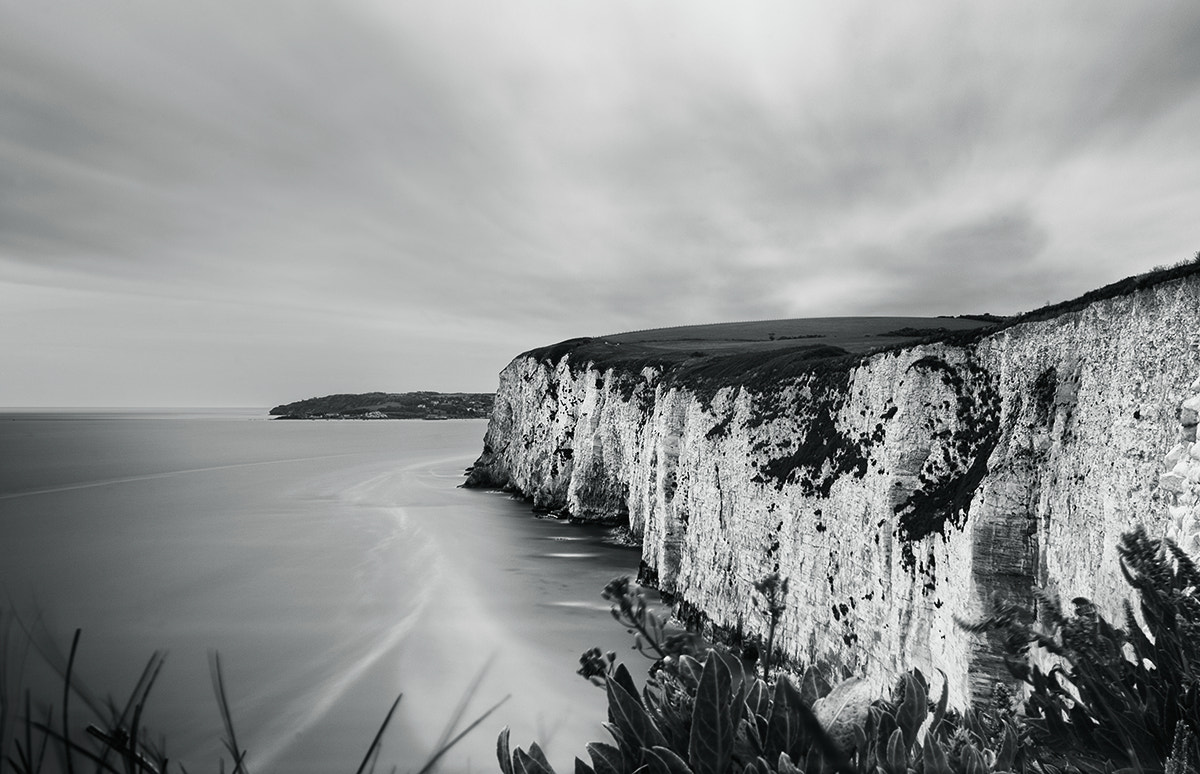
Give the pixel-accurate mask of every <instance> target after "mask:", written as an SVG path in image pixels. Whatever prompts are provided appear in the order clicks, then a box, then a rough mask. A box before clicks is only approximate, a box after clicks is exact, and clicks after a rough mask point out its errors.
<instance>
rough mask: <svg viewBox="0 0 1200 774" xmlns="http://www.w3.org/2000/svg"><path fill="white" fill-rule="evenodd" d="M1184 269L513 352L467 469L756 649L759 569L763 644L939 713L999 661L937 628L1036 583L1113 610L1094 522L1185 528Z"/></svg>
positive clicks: (1190, 323) (1111, 564) (1199, 303)
mask: <svg viewBox="0 0 1200 774" xmlns="http://www.w3.org/2000/svg"><path fill="white" fill-rule="evenodd" d="M1197 272H1200V267H1197V266H1196V265H1195V264H1189V265H1187V266H1183V267H1177V268H1175V269H1172V270H1168V271H1166V272H1159V273H1157V274H1155V275H1152V276H1145V277H1138V278H1131V279H1130V280H1126V281H1124V282H1123V283H1117V284H1115V285H1112V286H1109V287H1107V288H1103V289H1101V290H1099V291H1095V292H1094V293H1090V294H1088V295H1087V296H1084V297H1083V298H1081V299H1077V300H1076V301H1074V302H1069V303H1066V304H1060V305H1057V306H1055V307H1048V308H1047V309H1043V310H1038V311H1037V312H1034V313H1031V314H1029V315H1026V316H1024V317H1022V318H1018V319H1015V320H1009V321H1004V322H1001V323H1000V324H998V325H996V326H994V327H992V328H988V329H982V330H974V331H972V330H967V331H959V332H954V331H944V332H941V333H940V334H939V336H937V337H935V338H934V339H930V340H927V341H924V342H922V343H917V344H910V345H904V346H895V347H892V348H891V349H887V350H884V351H880V352H876V353H874V354H856V353H853V352H849V353H848V352H846V351H845V350H844V349H837V348H834V347H831V346H829V345H826V344H823V343H821V341H820V339H814V340H813V341H804V342H799V343H798V342H785V345H784V346H780V347H778V348H775V349H770V350H767V351H765V352H763V351H760V352H754V353H749V354H745V353H743V354H737V353H732V354H722V353H716V354H712V353H705V352H688V351H687V350H679V349H675V350H671V351H670V352H666V353H664V352H661V351H652V350H647V349H645V348H644V347H643V348H639V347H638V345H636V344H635V343H633V342H629V341H625V342H621V341H620V340H619V337H616V340H614V339H578V340H572V341H569V342H563V343H562V344H559V345H555V346H553V347H547V348H543V349H540V350H533V351H531V352H527V353H525V354H523V355H520V356H518V357H517V358H516V359H514V360H513V361H512V363H510V364H509V365H508V367H507V368H505V369H504V371H503V372H502V373H501V375H500V386H499V390H498V392H497V395H496V401H495V405H494V408H493V411H492V415H491V420H490V423H489V426H488V431H487V435H486V438H485V448H484V451H483V455H482V456H481V457H480V459H479V461H478V462H477V463H476V465H475V467H474V469H473V471H472V474H471V479H470V481H469V483H470V484H474V485H478V486H496V487H503V488H507V489H510V490H513V491H516V492H519V493H521V494H523V495H524V496H527V497H528V498H530V499H531V500H532V501H533V503H534V504H535V506H538V507H541V508H546V509H550V510H554V511H558V512H561V513H563V514H567V515H570V516H571V517H573V518H579V519H587V520H597V521H609V522H621V523H627V524H628V526H629V528H630V530H631V531H632V533H633V534H634V535H635V536H637V537H638V538H640V540H641V541H642V575H643V577H644V578H645V579H647V580H649V581H652V582H654V583H655V584H656V585H657V586H658V587H659V588H661V589H662V590H663V591H664V592H667V593H669V594H671V595H673V596H674V598H675V599H676V601H677V603H678V607H677V612H680V613H681V614H683V615H685V616H690V617H692V618H694V619H699V620H701V621H703V622H706V623H707V624H709V625H712V626H715V627H720V628H721V629H723V630H725V631H726V632H730V633H732V634H733V635H734V636H740V637H746V638H750V639H756V638H765V633H766V628H767V621H766V618H765V615H764V613H763V611H762V610H761V609H760V608H761V606H760V605H759V604H757V600H756V598H755V594H754V590H753V588H754V583H755V581H758V580H759V579H761V578H763V577H764V576H766V575H767V574H769V573H772V572H778V573H779V574H780V575H782V576H785V577H787V578H789V579H790V582H789V586H788V595H787V600H786V602H787V609H786V612H785V613H784V616H783V619H782V621H781V622H780V626H779V629H778V631H777V633H776V637H775V642H776V646H777V647H778V648H779V650H780V651H781V654H782V655H783V656H784V657H785V658H787V659H789V660H792V661H794V662H804V663H824V664H829V665H831V666H834V667H838V668H849V669H852V670H855V671H857V672H859V673H861V674H865V675H866V676H867V677H868V678H871V679H876V680H883V679H886V678H887V677H888V676H890V675H893V674H895V673H896V672H897V671H900V670H902V669H904V668H907V667H910V666H916V667H919V668H921V669H922V670H924V671H925V672H926V673H927V674H933V673H935V670H936V669H941V670H943V671H944V672H945V673H946V675H947V679H948V684H949V687H950V692H951V698H952V701H954V702H955V703H956V704H958V705H962V704H965V703H966V702H968V701H969V700H970V699H971V698H972V697H975V698H984V697H985V696H986V695H987V694H988V693H989V692H990V691H991V687H992V683H993V681H994V680H995V679H997V678H1004V677H1005V676H1006V674H1007V673H1006V672H1005V670H1004V667H1003V662H1002V658H1001V654H1000V649H999V643H996V642H991V641H989V640H987V639H986V638H981V637H979V636H976V635H972V634H969V633H967V632H966V631H964V630H963V629H962V628H961V627H959V626H958V625H957V624H956V621H955V619H956V618H958V619H977V618H981V617H983V616H984V615H986V614H987V613H988V612H990V611H991V609H992V605H994V604H995V603H996V601H998V600H1004V601H1008V602H1015V603H1017V604H1020V605H1022V606H1024V607H1026V608H1028V609H1030V610H1035V609H1036V600H1035V597H1034V594H1033V589H1034V588H1035V587H1038V588H1042V589H1045V590H1046V591H1048V592H1049V593H1051V594H1055V595H1058V596H1059V597H1061V598H1063V599H1067V600H1070V599H1072V598H1074V597H1078V596H1083V597H1088V598H1090V599H1092V600H1093V601H1095V602H1096V603H1097V604H1098V605H1099V606H1100V608H1101V609H1102V610H1103V611H1104V612H1105V613H1106V614H1109V615H1119V614H1120V611H1121V604H1122V601H1123V599H1124V598H1125V595H1126V593H1127V592H1126V587H1125V585H1124V582H1123V580H1122V579H1121V573H1120V569H1119V566H1118V557H1117V553H1116V545H1117V538H1118V536H1119V535H1120V534H1121V533H1122V532H1124V531H1126V530H1128V529H1129V528H1130V527H1131V526H1132V525H1134V524H1137V523H1141V524H1144V525H1145V526H1146V527H1147V529H1148V530H1149V531H1150V533H1151V534H1152V535H1162V534H1176V533H1177V532H1178V531H1179V529H1180V526H1179V525H1180V523H1181V522H1182V521H1184V520H1186V519H1188V518H1193V520H1194V514H1192V510H1194V508H1193V507H1192V506H1194V504H1195V503H1194V502H1190V503H1189V502H1181V500H1180V498H1181V497H1183V498H1186V497H1191V498H1192V500H1195V498H1196V492H1194V491H1193V490H1192V489H1190V488H1189V487H1190V486H1191V484H1192V483H1194V482H1190V480H1189V479H1188V478H1187V470H1189V469H1190V468H1187V467H1186V465H1184V464H1182V463H1181V460H1183V461H1184V462H1186V461H1187V459H1191V458H1190V457H1188V458H1186V459H1185V456H1186V454H1187V453H1188V451H1187V450H1188V449H1190V448H1191V447H1189V446H1179V445H1178V444H1179V443H1180V441H1181V438H1182V439H1183V440H1185V441H1187V443H1189V444H1190V443H1191V442H1194V441H1195V419H1194V417H1195V411H1192V413H1191V414H1187V410H1186V409H1185V410H1184V412H1183V416H1182V419H1183V421H1184V422H1185V426H1184V427H1183V429H1182V430H1181V429H1180V420H1181V413H1180V410H1179V406H1180V404H1181V402H1183V401H1184V400H1185V399H1188V398H1189V396H1190V392H1189V389H1190V388H1189V385H1191V383H1192V380H1193V378H1194V377H1195V376H1196V373H1197V370H1198V366H1200V358H1198V356H1197V354H1196V352H1195V351H1194V350H1193V348H1192V347H1191V346H1190V344H1189V336H1190V335H1191V334H1192V333H1193V332H1194V331H1196V330H1197V328H1198V326H1197V319H1198V316H1200V274H1198V273H1197ZM1198 384H1200V382H1198ZM1192 402H1193V403H1195V404H1196V405H1195V406H1192V408H1193V409H1195V408H1200V399H1198V400H1193V401H1192ZM1189 419H1191V422H1190V425H1189V424H1187V422H1188V420H1189ZM1172 447H1175V448H1174V449H1173V448H1172ZM1181 449H1182V451H1181ZM1168 452H1170V453H1171V454H1173V455H1174V459H1172V460H1169V462H1168V463H1167V464H1166V468H1170V467H1171V466H1172V465H1175V466H1176V468H1179V470H1177V471H1176V472H1175V473H1171V474H1168V478H1166V479H1164V484H1165V486H1164V488H1162V489H1160V488H1159V475H1160V473H1162V472H1163V470H1164V469H1165V468H1164V462H1163V459H1164V455H1167V454H1168ZM1195 467H1200V466H1195ZM1169 476H1174V478H1170V477H1169ZM1196 479H1197V481H1200V474H1197V476H1196ZM1168 506H1170V508H1168ZM1189 509H1190V510H1189Z"/></svg>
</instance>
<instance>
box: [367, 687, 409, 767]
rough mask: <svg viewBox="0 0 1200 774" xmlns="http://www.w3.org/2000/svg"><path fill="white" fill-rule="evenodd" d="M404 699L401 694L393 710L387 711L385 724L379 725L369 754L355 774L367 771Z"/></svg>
mask: <svg viewBox="0 0 1200 774" xmlns="http://www.w3.org/2000/svg"><path fill="white" fill-rule="evenodd" d="M403 698H404V694H400V695H399V696H397V697H396V700H395V701H394V702H392V706H391V709H389V710H388V711H387V715H385V716H384V718H383V723H381V724H380V725H379V730H378V731H376V732H375V738H374V739H372V740H371V746H370V747H368V748H367V754H366V755H364V756H363V759H362V763H360V764H358V770H357V771H356V772H355V774H363V772H364V771H366V770H367V765H368V764H369V763H370V761H371V756H373V755H374V754H375V750H376V748H377V747H379V742H380V740H382V739H383V732H384V730H385V729H387V727H388V723H391V722H392V715H393V714H395V712H396V708H397V707H399V706H400V700H401V699H403Z"/></svg>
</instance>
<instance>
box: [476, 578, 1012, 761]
mask: <svg viewBox="0 0 1200 774" xmlns="http://www.w3.org/2000/svg"><path fill="white" fill-rule="evenodd" d="M781 588H782V589H786V585H785V583H783V582H781V581H780V580H779V579H778V578H777V577H776V578H771V579H768V580H767V581H766V582H764V584H763V589H760V593H763V594H764V597H767V599H768V600H769V601H770V602H771V603H772V606H773V607H774V608H775V609H776V610H777V611H778V612H782V609H781V603H780V602H779V601H778V597H777V596H775V595H771V596H768V594H770V593H771V590H772V589H781ZM772 597H774V598H772ZM605 598H606V599H609V601H610V602H612V603H613V616H614V618H616V619H617V620H618V621H619V622H620V623H621V624H622V625H624V626H626V628H628V629H629V630H630V631H631V632H632V633H633V634H634V635H635V646H636V647H637V648H638V650H639V651H641V652H643V653H645V654H647V655H650V656H651V657H654V656H657V657H658V658H657V660H656V661H655V663H654V665H653V666H652V667H651V669H650V674H649V678H648V679H647V681H646V684H645V686H644V687H643V688H642V689H641V690H639V689H638V687H637V685H636V683H635V682H634V680H633V678H632V676H631V675H630V673H629V671H628V670H627V669H626V668H625V666H624V665H623V664H619V663H617V662H616V658H615V654H612V653H609V654H606V655H602V654H601V653H600V651H599V650H598V649H592V650H590V651H588V652H587V653H585V654H584V656H583V658H581V659H580V661H581V665H582V666H581V668H580V670H579V671H580V674H581V675H583V676H584V677H587V678H588V679H590V680H592V681H593V682H595V683H597V684H599V685H602V686H603V687H604V690H605V692H606V694H607V698H608V723H606V724H605V729H606V730H607V731H608V732H609V734H610V735H611V736H612V740H613V741H612V742H611V743H609V742H592V743H591V744H589V745H587V755H588V758H589V761H588V762H584V761H582V760H580V759H578V758H577V759H576V761H575V772H576V774H633V773H634V772H647V773H648V774H726V773H727V772H732V773H733V774H739V773H742V772H745V773H747V774H750V773H754V774H758V773H761V774H770V773H771V772H776V773H778V774H799V772H806V773H807V774H822V773H825V772H843V773H844V774H880V773H882V774H908V773H909V772H914V773H915V774H948V773H950V772H956V773H957V772H961V773H962V774H988V773H989V772H1001V771H1021V770H1023V769H1024V768H1025V759H1024V756H1023V752H1022V745H1021V743H1020V732H1019V730H1018V728H1017V726H1016V725H1015V723H1014V721H1013V719H1012V717H1011V715H1007V714H1004V713H1002V712H998V711H990V710H989V711H986V712H969V713H962V714H960V713H953V712H948V711H947V706H946V705H947V695H948V694H947V691H946V687H945V683H944V680H943V686H942V690H941V693H940V695H939V697H938V698H936V699H932V697H931V692H930V686H929V684H928V682H927V680H926V679H925V677H924V676H923V675H922V674H921V673H920V672H917V671H912V672H909V673H907V674H905V675H903V676H902V677H901V678H900V680H899V681H898V683H897V685H896V687H895V690H894V691H893V693H892V695H891V696H890V698H886V699H885V698H878V697H877V696H876V691H875V688H874V687H873V686H871V685H870V684H868V683H866V682H865V681H862V680H858V679H849V680H844V681H842V682H840V683H839V684H838V685H836V686H834V687H832V688H831V687H830V686H829V684H828V682H826V681H825V680H824V679H823V678H822V676H821V674H820V672H819V671H818V670H816V669H811V668H810V669H808V670H806V671H805V672H804V673H803V674H802V675H800V676H799V678H798V679H797V681H796V682H793V680H792V678H791V677H788V676H778V677H777V678H775V679H774V680H771V679H770V678H769V673H768V672H767V667H768V665H767V664H764V675H763V676H761V677H760V676H759V675H758V674H757V673H756V672H755V671H754V670H753V668H751V667H748V666H747V665H746V664H745V663H744V662H743V661H741V660H740V659H738V658H736V657H734V656H733V655H732V654H731V653H730V652H729V651H728V649H726V648H725V647H723V646H720V645H714V644H712V643H708V642H704V641H702V640H700V639H699V638H697V637H695V636H693V635H688V636H683V635H682V634H680V633H678V632H675V633H672V632H671V630H670V628H669V626H668V624H667V623H666V622H665V621H664V620H663V619H662V618H661V617H659V616H657V615H656V614H654V613H653V612H651V611H650V610H649V609H648V608H647V606H646V604H645V602H644V600H643V599H642V598H641V593H640V592H639V591H638V590H637V588H636V586H633V585H632V584H631V583H630V582H629V580H628V579H619V580H616V581H613V582H612V583H610V584H609V585H608V586H606V587H605ZM768 652H769V651H768ZM497 756H498V759H499V762H500V768H501V771H502V772H503V774H553V769H552V768H551V766H550V764H549V763H548V762H547V760H546V756H545V754H544V752H543V751H542V750H541V748H540V747H539V746H538V745H537V744H536V743H535V744H532V745H530V748H529V750H528V751H525V750H523V749H521V748H519V747H518V748H516V749H512V748H511V747H510V740H509V733H508V730H507V729H505V730H504V731H503V732H502V733H501V734H500V738H499V741H498V744H497Z"/></svg>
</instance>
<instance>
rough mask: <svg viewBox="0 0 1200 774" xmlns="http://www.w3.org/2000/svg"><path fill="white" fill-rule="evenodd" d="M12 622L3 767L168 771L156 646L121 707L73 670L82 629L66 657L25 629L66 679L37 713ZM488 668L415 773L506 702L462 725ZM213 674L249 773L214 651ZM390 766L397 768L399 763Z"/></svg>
mask: <svg viewBox="0 0 1200 774" xmlns="http://www.w3.org/2000/svg"><path fill="white" fill-rule="evenodd" d="M14 622H17V623H19V621H18V619H16V618H15V617H14V616H11V615H10V616H0V769H4V768H5V767H7V769H8V770H9V771H12V772H16V774H39V773H40V772H42V771H61V772H66V774H75V772H84V771H88V772H97V774H166V772H167V771H168V770H169V766H170V764H171V763H172V761H171V760H170V759H169V757H168V756H167V753H166V744H165V741H163V740H161V739H160V740H159V741H157V742H155V741H153V740H152V738H151V736H150V733H149V732H148V730H147V728H146V727H145V725H144V724H143V721H142V718H143V710H144V709H145V706H146V700H147V698H148V697H149V694H150V690H151V689H152V688H153V687H154V683H155V681H156V680H157V678H158V675H159V673H160V672H161V670H162V667H163V663H164V661H165V656H164V654H163V653H162V652H160V651H155V652H154V653H153V654H152V655H151V657H150V659H149V661H148V662H147V664H146V667H145V668H144V669H143V670H142V674H141V677H140V678H139V679H138V681H137V683H136V684H135V686H134V688H133V690H132V691H131V692H130V694H129V698H128V699H127V700H126V701H124V702H123V703H121V704H118V703H117V702H116V701H114V700H113V699H112V698H109V699H108V700H106V701H103V702H101V701H97V700H96V699H95V697H94V696H93V694H92V693H91V692H90V691H88V690H87V689H86V688H85V687H84V685H83V684H82V683H81V682H80V681H79V679H78V677H77V675H76V674H75V657H76V655H77V653H78V649H79V642H80V638H81V634H82V633H81V631H80V630H78V629H76V630H75V635H74V637H73V638H72V641H71V649H70V652H69V654H68V655H67V656H66V657H63V656H62V654H61V653H60V652H59V651H58V650H56V649H55V648H54V647H53V645H52V644H51V643H50V642H49V641H48V640H39V638H35V637H34V636H33V635H32V634H31V632H30V631H29V630H28V629H25V632H24V633H25V635H26V642H27V643H30V644H32V645H33V646H34V647H35V648H36V649H37V650H38V652H39V654H40V655H41V656H42V658H43V659H44V660H45V661H46V662H47V663H48V665H49V666H50V667H51V668H53V669H54V670H55V671H56V672H57V673H58V674H59V676H60V677H61V678H62V693H61V701H62V703H61V709H59V710H57V711H56V710H55V708H54V707H53V706H52V705H50V704H45V705H44V706H41V707H40V708H39V709H38V710H37V711H35V710H34V706H33V705H34V700H33V696H32V693H31V691H29V690H25V691H23V692H22V691H20V690H19V688H18V687H17V683H16V681H17V679H18V677H19V671H20V669H19V668H18V669H16V670H13V669H11V668H10V667H11V665H12V664H13V663H14V661H18V662H21V663H23V662H24V661H25V659H26V656H27V655H28V647H26V648H25V649H23V652H22V653H21V654H20V655H19V656H18V654H17V653H16V648H15V646H14V641H13V637H12V636H11V635H12V631H13V623H14ZM22 628H24V627H22ZM486 671H487V666H486V665H485V666H484V668H483V669H481V670H480V672H479V673H478V674H477V675H476V677H475V679H474V680H473V681H472V683H471V685H470V686H469V687H468V689H467V691H466V693H465V694H464V696H463V698H462V700H461V701H460V702H459V705H458V708H457V709H456V710H455V712H454V713H453V715H452V717H451V718H450V720H449V722H448V723H447V724H446V727H445V730H444V732H443V733H442V735H441V738H440V739H439V740H438V742H437V744H436V745H435V748H434V751H433V752H432V753H431V754H430V756H429V758H428V759H427V760H426V761H425V763H424V765H422V767H421V768H420V769H418V770H417V774H428V773H429V772H432V771H434V770H435V769H436V767H437V765H438V763H439V762H440V760H441V759H442V757H443V756H444V755H445V753H446V752H447V751H449V750H450V749H451V748H452V747H454V745H455V744H457V743H458V742H459V741H460V740H461V739H462V738H463V737H465V736H466V735H467V734H468V733H470V732H471V731H473V730H474V729H475V728H477V727H478V726H479V725H480V724H481V723H482V722H483V721H484V720H485V719H486V718H488V717H489V716H490V715H491V714H492V713H493V712H494V711H495V710H496V709H498V708H499V707H500V705H502V704H503V703H504V702H505V701H507V700H508V698H509V697H507V696H505V697H504V698H503V699H501V700H500V701H499V702H497V703H496V704H494V705H492V706H491V707H490V708H488V709H487V710H486V711H485V712H483V713H482V714H481V715H480V716H479V717H477V718H476V719H475V720H473V721H471V722H470V723H469V724H467V726H466V727H465V728H463V729H462V730H459V729H458V726H459V724H460V723H461V721H462V718H463V715H464V713H465V709H466V706H467V704H468V703H469V701H470V700H471V698H472V697H473V696H474V694H475V692H476V690H477V689H478V687H479V684H480V683H481V682H482V679H483V676H484V674H485V673H486ZM209 673H210V674H211V676H212V683H213V693H214V695H215V696H216V700H217V711H218V712H219V714H220V716H221V722H222V725H223V727H224V736H223V738H222V739H221V742H222V744H223V745H224V747H225V749H226V751H227V752H228V753H229V755H230V758H231V761H232V770H231V772H232V774H249V771H248V769H247V766H246V756H247V751H246V749H245V748H244V747H242V746H241V745H240V744H239V742H238V739H237V733H236V730H235V726H234V721H233V714H232V712H231V710H230V702H229V698H228V693H227V691H226V688H225V679H224V675H223V672H222V669H221V659H220V656H219V655H218V654H217V653H216V652H215V651H213V652H211V653H210V654H209ZM16 694H19V695H20V696H19V698H18V701H19V702H20V703H21V707H20V708H19V709H18V708H17V707H15V706H14V704H15V702H14V699H13V697H14V695H16ZM73 697H74V698H75V699H76V700H77V702H82V704H83V705H84V709H85V710H86V711H87V713H88V714H89V716H90V717H91V721H90V722H87V724H86V726H84V731H83V733H82V734H80V733H78V732H76V731H75V730H74V729H77V728H78V727H79V726H80V725H81V723H80V721H79V720H78V713H79V710H78V708H77V707H76V706H75V702H72V698H73ZM402 698H403V694H400V695H399V696H397V697H396V700H395V701H394V702H392V705H391V708H390V709H389V710H388V712H387V714H386V716H385V717H384V719H383V722H382V724H381V725H380V726H379V729H378V730H377V731H376V733H375V735H374V737H373V738H372V740H371V743H370V745H368V747H367V750H366V753H365V754H364V755H363V757H362V759H361V762H360V763H359V765H358V768H357V769H356V774H365V772H373V771H374V770H375V768H376V765H377V764H378V758H379V752H380V744H381V742H382V741H383V735H384V732H385V731H386V730H387V728H388V725H389V724H390V723H391V720H392V716H393V715H394V714H395V712H396V709H397V707H399V705H400V700H401V699H402ZM39 704H40V702H39ZM218 764H219V770H220V771H221V772H224V771H225V761H224V759H221V760H219V761H218ZM175 767H176V769H177V770H178V771H180V772H181V773H182V774H186V773H187V769H185V768H184V767H183V766H182V765H181V764H179V763H178V762H175ZM392 771H395V767H393V768H392Z"/></svg>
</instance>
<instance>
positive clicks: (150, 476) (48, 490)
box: [0, 454, 355, 500]
mask: <svg viewBox="0 0 1200 774" xmlns="http://www.w3.org/2000/svg"><path fill="white" fill-rule="evenodd" d="M353 456H355V455H354V454H323V455H320V456H316V457H292V458H289V459H284V460H262V461H259V462H239V463H236V464H233V465H210V466H208V467H204V468H188V469H186V470H168V471H163V472H162V473H147V474H145V475H141V476H121V477H119V478H105V479H100V480H98V481H83V482H80V483H78V484H65V485H63V486H51V487H45V488H42V489H29V490H27V491H24V492H7V493H5V494H0V500H12V499H15V498H18V497H33V496H35V495H44V494H54V493H56V492H71V491H74V490H76V489H92V488H95V487H98V486H112V485H114V484H131V483H134V482H137V481H153V480H155V479H160V478H173V477H175V476H186V475H189V474H193V473H212V472H214V471H218V470H234V469H236V468H253V467H259V466H263V465H287V464H290V463H295V462H310V461H313V460H332V459H338V458H341V457H353Z"/></svg>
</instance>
